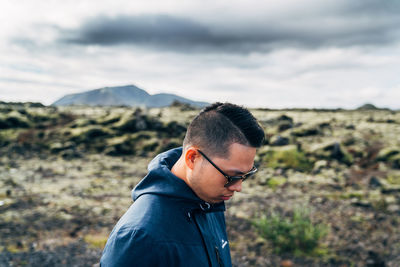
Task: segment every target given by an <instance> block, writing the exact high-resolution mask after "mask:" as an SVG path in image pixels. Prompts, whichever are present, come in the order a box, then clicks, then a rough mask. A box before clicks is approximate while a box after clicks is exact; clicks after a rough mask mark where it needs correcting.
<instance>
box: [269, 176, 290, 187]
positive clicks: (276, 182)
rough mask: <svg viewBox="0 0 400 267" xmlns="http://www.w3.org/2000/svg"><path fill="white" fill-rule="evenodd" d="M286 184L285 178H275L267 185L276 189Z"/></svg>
mask: <svg viewBox="0 0 400 267" xmlns="http://www.w3.org/2000/svg"><path fill="white" fill-rule="evenodd" d="M284 183H286V179H285V178H284V177H273V178H271V179H268V181H267V185H268V186H269V187H270V188H272V189H276V188H277V187H278V186H280V185H283V184H284Z"/></svg>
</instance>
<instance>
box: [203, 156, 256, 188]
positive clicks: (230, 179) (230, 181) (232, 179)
mask: <svg viewBox="0 0 400 267" xmlns="http://www.w3.org/2000/svg"><path fill="white" fill-rule="evenodd" d="M197 151H199V153H200V154H201V155H202V156H203V157H204V158H205V159H206V160H207V161H208V162H210V163H211V165H213V166H214V167H215V168H216V169H217V170H218V171H219V172H220V173H222V175H223V176H225V178H226V179H227V180H228V181H227V182H226V184H225V185H224V186H225V187H229V186H231V185H233V184H234V183H236V182H238V181H239V180H242V181H244V180H246V179H247V178H249V177H250V176H252V175H253V174H255V173H256V172H257V168H256V166H253V168H252V169H251V170H250V171H249V172H248V173H245V174H243V175H236V176H229V175H227V174H226V173H224V172H223V171H222V170H221V169H220V168H218V166H217V165H215V163H214V162H212V161H211V159H209V158H208V157H207V156H206V155H205V154H204V153H203V152H201V151H200V150H199V149H197Z"/></svg>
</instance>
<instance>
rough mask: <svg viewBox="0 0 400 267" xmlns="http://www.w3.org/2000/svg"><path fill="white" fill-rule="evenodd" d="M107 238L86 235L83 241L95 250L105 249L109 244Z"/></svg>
mask: <svg viewBox="0 0 400 267" xmlns="http://www.w3.org/2000/svg"><path fill="white" fill-rule="evenodd" d="M107 238H108V237H107V236H103V235H100V234H99V235H91V234H88V235H85V236H84V238H83V240H84V241H85V242H86V243H87V244H89V245H90V246H91V247H93V248H99V249H103V248H104V246H105V245H106V243H107Z"/></svg>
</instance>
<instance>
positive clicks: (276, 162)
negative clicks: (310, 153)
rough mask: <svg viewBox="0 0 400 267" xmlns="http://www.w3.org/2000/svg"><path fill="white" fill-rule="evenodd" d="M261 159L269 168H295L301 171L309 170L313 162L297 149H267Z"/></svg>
mask: <svg viewBox="0 0 400 267" xmlns="http://www.w3.org/2000/svg"><path fill="white" fill-rule="evenodd" d="M263 160H264V162H266V164H267V166H268V167H270V168H285V169H295V170H297V171H302V172H309V171H311V170H312V168H313V163H312V162H311V161H310V160H309V159H308V158H307V157H306V155H305V154H304V153H303V152H301V151H297V149H288V150H279V151H274V150H269V151H267V152H266V154H265V155H264V157H263Z"/></svg>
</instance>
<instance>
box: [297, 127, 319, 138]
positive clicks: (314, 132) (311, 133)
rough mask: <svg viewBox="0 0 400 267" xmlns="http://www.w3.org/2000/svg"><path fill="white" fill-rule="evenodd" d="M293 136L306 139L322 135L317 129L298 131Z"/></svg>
mask: <svg viewBox="0 0 400 267" xmlns="http://www.w3.org/2000/svg"><path fill="white" fill-rule="evenodd" d="M291 134H292V135H293V136H296V137H306V136H314V135H318V134H320V131H319V129H317V128H308V129H298V130H296V131H293V132H292V133H291Z"/></svg>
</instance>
